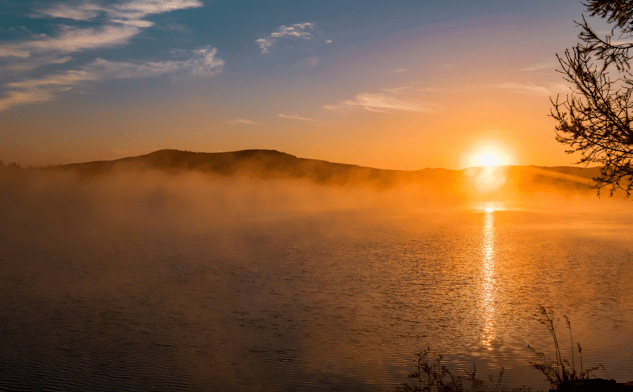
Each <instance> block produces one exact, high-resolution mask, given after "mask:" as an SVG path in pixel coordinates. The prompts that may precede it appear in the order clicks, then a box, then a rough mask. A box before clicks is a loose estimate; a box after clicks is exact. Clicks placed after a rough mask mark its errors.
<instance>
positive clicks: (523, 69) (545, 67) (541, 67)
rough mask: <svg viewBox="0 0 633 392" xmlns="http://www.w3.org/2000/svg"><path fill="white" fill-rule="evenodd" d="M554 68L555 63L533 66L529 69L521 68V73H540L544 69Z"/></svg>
mask: <svg viewBox="0 0 633 392" xmlns="http://www.w3.org/2000/svg"><path fill="white" fill-rule="evenodd" d="M554 66H555V64H554V63H540V64H534V65H531V66H529V67H525V68H521V69H520V70H519V71H540V70H542V69H550V68H554Z"/></svg>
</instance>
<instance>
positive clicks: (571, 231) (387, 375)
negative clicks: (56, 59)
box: [0, 209, 633, 391]
mask: <svg viewBox="0 0 633 392" xmlns="http://www.w3.org/2000/svg"><path fill="white" fill-rule="evenodd" d="M7 216H8V215H7ZM7 219H8V221H5V222H8V224H5V225H4V226H3V227H2V229H1V231H0V233H1V236H0V248H1V249H2V252H1V254H0V298H2V300H1V301H0V389H2V390H38V389H39V390H46V389H47V388H48V389H55V388H57V390H60V389H61V390H178V389H204V390H218V391H220V390H221V391H231V390H236V391H237V390H246V389H249V390H266V391H267V390H271V391H285V390H287V391H291V390H292V391H298V390H299V391H300V390H305V391H317V390H326V391H329V390H332V391H335V390H341V391H343V390H345V391H377V390H392V389H393V388H394V386H395V385H396V384H398V383H402V382H405V381H407V377H406V375H407V374H408V373H409V372H411V371H412V370H413V364H414V363H413V354H414V353H415V352H418V351H420V350H421V349H423V348H426V347H431V348H432V349H433V350H435V351H439V352H442V353H444V354H445V356H446V361H447V363H448V365H449V367H450V368H451V369H453V370H454V371H456V372H457V373H460V372H461V370H462V369H467V370H470V369H472V366H473V364H476V366H477V369H478V374H480V375H481V376H482V377H483V378H487V375H488V374H497V373H498V371H499V368H500V367H502V366H503V367H505V369H506V372H505V374H504V380H505V382H506V383H507V384H510V385H513V386H520V385H527V386H531V387H534V388H545V387H547V385H546V384H545V383H544V381H543V380H544V378H543V376H542V375H541V374H540V373H538V372H537V371H536V370H532V369H531V368H530V367H529V365H528V363H527V361H528V360H529V359H530V358H531V355H530V352H529V350H528V349H527V347H526V345H527V344H530V345H532V346H534V347H536V348H537V349H539V350H543V351H545V352H546V353H551V352H552V348H553V347H552V344H551V339H550V337H549V335H548V334H547V331H546V330H545V328H544V327H542V326H540V325H539V324H538V323H537V322H536V321H534V318H533V316H532V315H533V313H534V311H535V308H536V306H537V305H538V304H544V305H549V306H552V307H554V308H555V310H556V311H557V313H558V314H559V315H563V314H565V315H568V316H569V318H570V320H571V321H572V327H573V333H574V340H575V341H578V342H580V343H581V344H582V346H583V353H584V363H585V365H586V366H591V365H594V364H597V363H601V364H603V365H604V367H605V368H606V372H603V371H600V372H597V373H596V375H598V376H600V377H608V378H615V379H616V380H618V381H621V382H623V381H628V380H633V350H632V348H633V256H632V255H633V253H632V252H633V214H630V213H629V214H622V213H620V214H611V215H608V214H604V213H595V214H591V213H586V212H583V213H554V212H552V211H525V210H524V211H518V210H517V211H500V210H497V211H489V212H486V211H484V210H478V209H474V210H462V211H452V212H425V213H409V214H387V213H378V212H376V211H348V212H323V213H309V214H308V213H303V214H298V215H292V216H291V215H277V216H268V217H259V218H242V219H237V220H235V221H233V222H231V223H230V224H229V223H226V222H222V223H218V224H215V223H214V222H207V224H205V225H202V226H199V227H187V228H186V229H183V228H182V227H181V226H179V225H176V224H173V225H170V224H169V223H168V222H164V221H161V217H160V216H158V217H155V221H153V224H152V225H149V227H148V226H147V225H143V226H141V225H134V224H131V223H130V224H122V223H121V224H111V225H103V226H100V227H95V226H94V225H91V224H88V223H83V224H82V223H81V221H72V222H70V223H69V227H73V228H72V229H66V230H55V229H47V228H44V227H41V225H38V224H37V222H35V221H32V222H30V221H28V220H19V221H18V220H14V221H11V219H9V218H7ZM69 219H70V218H69ZM157 227H161V229H160V230H159V229H157ZM563 326H564V322H562V323H561V324H560V327H559V333H560V334H562V335H563V336H562V338H561V341H562V342H563V343H564V344H563V348H564V351H563V353H564V354H565V355H568V353H569V351H568V349H569V345H568V344H565V342H568V335H566V334H565V333H566V330H565V329H564V328H563Z"/></svg>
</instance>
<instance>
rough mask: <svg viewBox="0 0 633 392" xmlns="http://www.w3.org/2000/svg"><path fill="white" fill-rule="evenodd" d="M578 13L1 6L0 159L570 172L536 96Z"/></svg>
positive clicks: (451, 2)
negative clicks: (239, 153)
mask: <svg viewBox="0 0 633 392" xmlns="http://www.w3.org/2000/svg"><path fill="white" fill-rule="evenodd" d="M582 11H583V6H582V4H580V2H578V1H575V0H574V1H567V0H561V1H555V2H554V1H529V2H525V1H493V0H488V1H477V2H474V1H463V0H446V1H441V2H440V1H389V2H385V1H355V0H349V1H318V2H301V1H253V0H251V1H247V0H241V1H232V2H213V1H207V0H165V1H158V0H128V1H98V0H95V1H45V2H43V1H38V2H28V1H11V0H0V70H1V71H0V127H1V128H0V129H1V131H0V159H3V160H4V161H11V160H17V161H20V162H23V163H25V164H30V163H32V164H48V163H65V162H72V161H85V160H94V159H114V158H118V157H121V156H125V155H137V154H142V153H148V152H151V151H153V150H156V149H160V148H178V149H185V150H193V151H227V150H238V149H244V148H272V149H277V150H281V151H285V152H289V153H292V154H295V155H298V156H302V157H308V158H319V159H327V160H331V161H338V162H346V163H355V164H361V165H368V166H375V167H383V168H396V169H419V168H422V167H429V166H434V167H437V166H442V167H448V168H459V167H463V166H464V163H463V162H464V158H463V157H464V156H465V154H467V153H468V151H469V150H472V149H473V148H475V147H473V146H476V145H480V144H482V143H483V144H485V143H488V142H490V143H493V144H495V143H496V145H498V146H504V147H503V148H506V149H507V150H508V151H509V153H508V154H509V156H512V159H511V163H517V164H543V165H548V164H549V165H555V164H569V163H571V162H572V161H573V159H572V158H571V157H569V156H567V155H565V154H564V152H563V151H564V146H561V145H557V144H556V142H555V141H554V132H553V122H552V120H551V119H549V118H548V117H547V113H548V111H549V106H550V104H549V97H550V96H555V95H556V94H559V93H562V94H564V93H566V91H567V90H566V88H567V87H566V84H565V82H564V81H563V79H562V77H561V75H559V74H557V73H556V72H555V68H556V59H555V54H556V53H562V52H563V51H564V49H565V48H567V47H569V46H571V45H573V44H574V42H575V41H576V35H577V33H578V30H577V29H576V28H575V26H574V23H573V20H574V19H579V18H580V15H581V13H582Z"/></svg>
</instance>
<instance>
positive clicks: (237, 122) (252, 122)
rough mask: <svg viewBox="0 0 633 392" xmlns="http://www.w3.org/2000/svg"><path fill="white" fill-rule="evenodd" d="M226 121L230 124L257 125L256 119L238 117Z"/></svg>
mask: <svg viewBox="0 0 633 392" xmlns="http://www.w3.org/2000/svg"><path fill="white" fill-rule="evenodd" d="M226 123H227V124H229V125H235V124H245V125H257V123H256V122H255V121H251V120H245V119H243V118H238V119H236V120H231V121H227V122H226Z"/></svg>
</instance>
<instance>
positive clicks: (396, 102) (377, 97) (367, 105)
mask: <svg viewBox="0 0 633 392" xmlns="http://www.w3.org/2000/svg"><path fill="white" fill-rule="evenodd" d="M323 108H324V109H327V110H334V111H346V110H350V109H354V108H363V109H365V110H368V111H370V112H378V113H389V112H390V111H394V110H395V111H406V112H418V113H427V112H432V111H434V110H433V109H430V108H426V107H423V106H420V105H418V104H416V103H413V102H408V101H404V100H401V99H397V98H394V97H391V96H388V95H385V94H369V93H364V94H358V95H357V96H356V97H355V98H354V99H353V100H347V101H344V102H340V103H339V104H337V105H325V106H323Z"/></svg>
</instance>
